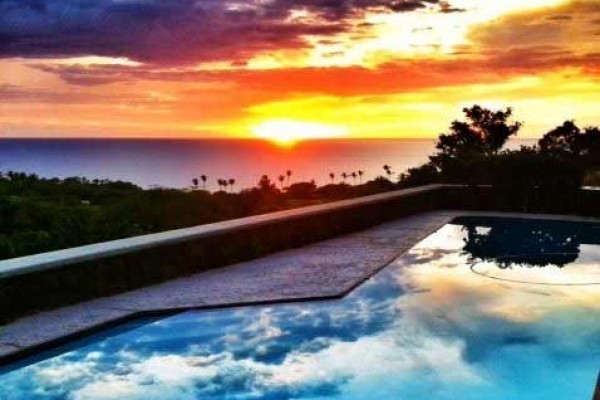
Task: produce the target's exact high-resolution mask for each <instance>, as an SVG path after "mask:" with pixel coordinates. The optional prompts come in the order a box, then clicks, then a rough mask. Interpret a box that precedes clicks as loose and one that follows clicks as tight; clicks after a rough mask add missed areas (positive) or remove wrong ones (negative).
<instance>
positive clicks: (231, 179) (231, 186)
mask: <svg viewBox="0 0 600 400" xmlns="http://www.w3.org/2000/svg"><path fill="white" fill-rule="evenodd" d="M233 185H235V179H233V178H229V187H230V188H231V192H232V193H233Z"/></svg>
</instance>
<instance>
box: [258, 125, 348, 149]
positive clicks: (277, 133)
mask: <svg viewBox="0 0 600 400" xmlns="http://www.w3.org/2000/svg"><path fill="white" fill-rule="evenodd" d="M251 131H252V134H253V135H254V136H255V137H257V138H261V139H266V140H270V141H271V142H273V143H275V144H277V145H280V146H285V147H287V146H292V145H294V144H295V143H297V142H299V141H301V140H306V139H326V138H336V137H341V136H345V135H346V134H347V129H346V128H345V127H343V126H338V125H329V124H322V123H317V122H306V121H297V120H291V119H271V120H268V121H264V122H261V123H259V124H257V125H254V126H253V127H251Z"/></svg>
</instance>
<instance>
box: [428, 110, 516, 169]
mask: <svg viewBox="0 0 600 400" xmlns="http://www.w3.org/2000/svg"><path fill="white" fill-rule="evenodd" d="M463 113H464V114H465V117H466V121H454V122H452V124H451V125H450V132H449V133H445V134H444V133H443V134H441V135H440V136H439V138H438V142H437V144H436V146H435V147H436V149H437V151H438V152H437V154H435V155H433V156H431V157H430V158H429V159H430V161H431V162H432V163H433V165H434V166H436V167H437V168H438V169H440V170H444V169H447V168H451V167H452V164H453V163H456V162H464V161H465V160H467V159H469V158H473V157H477V156H490V155H494V154H496V153H497V152H498V151H499V150H500V149H501V148H502V147H503V146H504V144H505V143H506V141H507V140H508V139H509V138H510V137H511V136H513V135H516V134H517V132H518V131H519V129H520V128H521V126H522V124H521V122H512V121H511V117H512V109H511V108H507V109H505V110H498V111H492V110H488V109H487V108H483V107H481V106H479V105H474V106H472V107H471V108H464V109H463Z"/></svg>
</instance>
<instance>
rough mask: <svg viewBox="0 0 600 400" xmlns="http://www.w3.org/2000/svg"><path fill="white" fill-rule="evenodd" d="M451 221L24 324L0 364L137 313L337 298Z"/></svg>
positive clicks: (438, 217)
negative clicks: (13, 357)
mask: <svg viewBox="0 0 600 400" xmlns="http://www.w3.org/2000/svg"><path fill="white" fill-rule="evenodd" d="M454 215H456V213H453V212H432V213H425V214H419V215H415V216H411V217H407V218H404V219H400V220H397V221H394V222H390V223H386V224H383V225H379V226H377V227H375V228H372V229H368V230H365V231H361V232H357V233H354V234H350V235H345V236H340V237H336V238H333V239H330V240H326V241H323V242H319V243H315V244H312V245H309V246H305V247H302V248H297V249H292V250H286V251H282V252H278V253H274V254H271V255H269V256H266V257H262V258H259V259H256V260H252V261H248V262H243V263H239V264H234V265H231V266H228V267H224V268H219V269H214V270H210V271H207V272H203V273H199V274H195V275H191V276H188V277H184V278H180V279H176V280H173V281H169V282H166V283H162V284H158V285H154V286H149V287H146V288H143V289H139V290H135V291H131V292H127V293H123V294H119V295H115V296H111V297H105V298H100V299H96V300H92V301H87V302H84V303H80V304H77V305H74V306H69V307H64V308H61V309H57V310H52V311H48V312H43V313H39V314H36V315H32V316H28V317H24V318H21V319H19V320H17V321H15V322H13V323H11V324H9V325H7V326H4V327H1V328H0V360H1V358H7V357H9V356H11V355H15V354H16V353H20V352H22V351H24V350H33V349H37V348H39V347H41V346H48V345H52V344H55V343H59V342H61V341H64V340H67V339H69V338H73V337H75V336H79V335H81V334H82V333H85V332H90V331H93V330H96V329H98V328H101V327H103V326H107V325H109V324H111V323H114V322H117V321H121V320H124V319H127V318H130V317H134V316H135V315H137V314H144V313H149V312H169V311H172V312H176V311H180V310H185V309H190V308H203V307H216V306H231V305H242V304H256V303H266V302H284V301H300V300H311V299H324V298H335V297H340V296H343V295H345V294H346V293H347V292H349V291H350V290H352V289H353V288H354V287H356V286H357V285H359V284H360V283H362V282H363V281H364V280H365V279H367V278H369V277H370V276H371V275H372V274H374V273H375V272H377V271H378V270H380V269H381V268H383V267H384V266H385V265H387V264H388V263H389V262H391V261H392V260H393V259H394V258H396V257H397V256H398V255H400V254H401V253H403V252H404V251H406V250H408V249H409V248H410V247H412V246H413V245H414V244H415V243H417V242H418V241H419V240H421V239H422V238H424V237H426V236H427V235H429V234H430V233H431V232H433V231H435V230H437V229H438V228H439V227H441V226H442V225H444V224H445V223H446V222H447V221H449V220H450V219H451V218H452V217H453V216H454Z"/></svg>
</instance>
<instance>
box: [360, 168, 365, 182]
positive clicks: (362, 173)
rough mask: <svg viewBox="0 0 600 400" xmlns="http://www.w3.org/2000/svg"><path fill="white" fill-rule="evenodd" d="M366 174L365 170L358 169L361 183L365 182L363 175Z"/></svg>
mask: <svg viewBox="0 0 600 400" xmlns="http://www.w3.org/2000/svg"><path fill="white" fill-rule="evenodd" d="M364 174H365V171H362V170H360V169H359V170H358V177H359V182H360V184H361V185H362V183H363V175H364Z"/></svg>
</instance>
